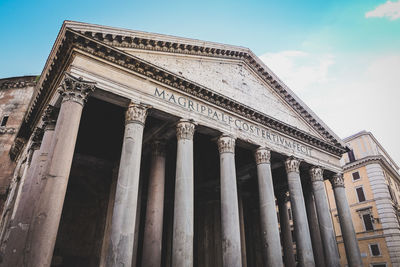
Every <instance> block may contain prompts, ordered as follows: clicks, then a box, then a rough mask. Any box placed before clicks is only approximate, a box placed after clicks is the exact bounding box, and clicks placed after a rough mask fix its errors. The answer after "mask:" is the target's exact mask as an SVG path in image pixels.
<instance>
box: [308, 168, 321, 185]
mask: <svg viewBox="0 0 400 267" xmlns="http://www.w3.org/2000/svg"><path fill="white" fill-rule="evenodd" d="M323 174H324V170H323V169H322V168H321V167H317V166H314V167H311V169H310V177H311V182H316V181H321V182H322V181H324V176H323Z"/></svg>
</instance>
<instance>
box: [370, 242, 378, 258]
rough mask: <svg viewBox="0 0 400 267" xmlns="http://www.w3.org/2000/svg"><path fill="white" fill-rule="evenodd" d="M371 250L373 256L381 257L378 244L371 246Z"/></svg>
mask: <svg viewBox="0 0 400 267" xmlns="http://www.w3.org/2000/svg"><path fill="white" fill-rule="evenodd" d="M369 248H370V250H371V255H372V256H380V255H381V251H380V250H379V246H378V244H370V245H369Z"/></svg>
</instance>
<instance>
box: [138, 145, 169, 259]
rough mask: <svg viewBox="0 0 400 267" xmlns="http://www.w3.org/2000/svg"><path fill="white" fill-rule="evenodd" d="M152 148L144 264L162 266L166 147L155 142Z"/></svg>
mask: <svg viewBox="0 0 400 267" xmlns="http://www.w3.org/2000/svg"><path fill="white" fill-rule="evenodd" d="M152 149H153V151H152V159H151V169H150V177H149V186H148V194H147V209H146V224H145V226H144V227H145V228H144V243H143V255H142V266H146V267H160V266H161V250H162V233H163V214H164V212H163V211H164V183H165V149H164V145H163V144H162V143H160V142H156V143H154V144H153V146H152Z"/></svg>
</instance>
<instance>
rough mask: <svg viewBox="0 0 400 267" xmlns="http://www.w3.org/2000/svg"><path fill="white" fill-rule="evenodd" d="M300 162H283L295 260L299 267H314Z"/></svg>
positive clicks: (289, 159)
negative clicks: (287, 188)
mask: <svg viewBox="0 0 400 267" xmlns="http://www.w3.org/2000/svg"><path fill="white" fill-rule="evenodd" d="M299 165H300V161H299V160H297V159H295V158H288V159H287V160H286V162H285V166H286V172H287V176H288V185H289V192H290V203H291V208H292V213H293V223H294V233H295V235H296V247H297V259H298V263H299V265H300V266H307V267H311V266H315V262H314V255H313V249H312V244H311V238H310V230H309V227H308V221H307V213H306V207H305V203H304V197H303V190H302V187H301V180H300V173H299Z"/></svg>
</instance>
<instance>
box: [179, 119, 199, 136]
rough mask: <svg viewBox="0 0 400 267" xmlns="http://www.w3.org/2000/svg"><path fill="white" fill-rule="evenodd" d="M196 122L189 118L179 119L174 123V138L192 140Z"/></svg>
mask: <svg viewBox="0 0 400 267" xmlns="http://www.w3.org/2000/svg"><path fill="white" fill-rule="evenodd" d="M195 128H196V124H195V123H194V122H192V121H189V120H180V121H179V122H178V124H177V125H176V138H177V139H178V140H181V139H187V140H193V135H194V130H195Z"/></svg>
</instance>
